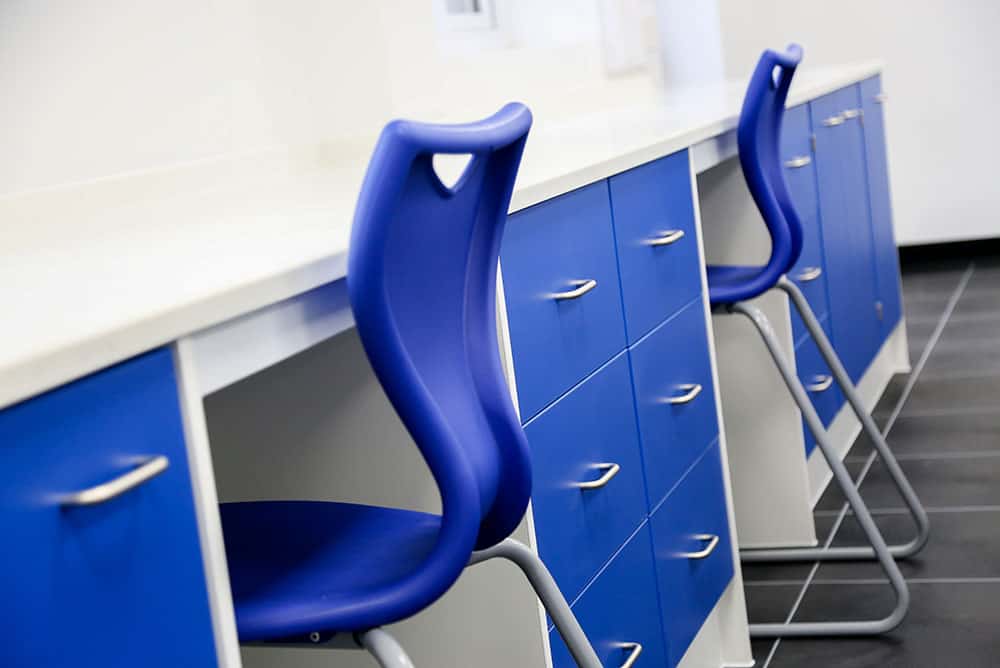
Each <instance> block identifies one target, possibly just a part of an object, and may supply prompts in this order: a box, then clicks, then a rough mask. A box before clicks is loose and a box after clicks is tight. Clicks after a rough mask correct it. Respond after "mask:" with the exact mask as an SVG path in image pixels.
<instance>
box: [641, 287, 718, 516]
mask: <svg viewBox="0 0 1000 668" xmlns="http://www.w3.org/2000/svg"><path fill="white" fill-rule="evenodd" d="M629 356H630V357H631V361H632V373H633V381H634V383H635V397H636V409H637V412H638V414H639V435H640V438H641V441H642V454H643V461H644V463H645V469H646V486H647V489H648V491H649V501H650V503H649V505H650V506H651V507H652V506H654V505H656V503H658V502H659V501H660V499H662V498H663V497H664V496H665V495H666V493H667V492H668V491H669V490H670V488H671V487H673V486H674V485H675V484H676V483H677V481H678V480H680V478H681V476H682V475H683V474H684V472H685V471H686V470H687V469H688V468H689V467H690V466H691V464H693V463H694V461H695V459H696V458H697V457H698V455H699V454H700V453H701V452H702V451H703V450H704V449H705V446H706V445H708V444H709V443H710V442H711V441H712V439H714V438H715V437H716V435H717V434H718V431H719V426H718V423H717V421H716V411H715V399H714V391H713V385H712V370H711V363H710V361H709V356H708V337H707V335H706V330H705V313H704V305H703V304H702V302H701V300H700V299H697V300H695V301H694V302H692V303H691V304H689V305H688V306H687V307H685V308H684V309H683V310H682V311H681V312H680V313H678V314H677V315H676V316H675V317H674V318H671V319H670V320H668V321H667V322H666V323H664V324H662V325H660V327H658V328H657V329H655V330H653V331H652V332H651V333H650V334H649V335H648V336H647V337H646V338H644V339H642V340H641V341H639V342H638V343H637V344H636V345H635V346H633V347H632V348H631V349H630V350H629ZM692 385H700V386H701V392H700V393H698V395H697V396H696V397H694V398H693V399H692V400H691V401H690V402H688V403H683V404H670V403H668V402H667V401H666V400H667V399H669V398H676V397H679V396H682V395H684V394H686V393H688V392H689V390H688V388H690V387H691V386H692Z"/></svg>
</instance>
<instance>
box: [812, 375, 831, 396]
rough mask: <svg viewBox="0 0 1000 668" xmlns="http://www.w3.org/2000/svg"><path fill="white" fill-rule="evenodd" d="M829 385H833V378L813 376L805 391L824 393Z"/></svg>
mask: <svg viewBox="0 0 1000 668" xmlns="http://www.w3.org/2000/svg"><path fill="white" fill-rule="evenodd" d="M831 385H833V376H827V375H826V374H822V375H817V376H814V377H813V382H812V384H810V385H806V389H807V390H808V391H810V392H826V391H827V390H829V389H830V386H831Z"/></svg>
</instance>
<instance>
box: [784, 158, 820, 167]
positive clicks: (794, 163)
mask: <svg viewBox="0 0 1000 668" xmlns="http://www.w3.org/2000/svg"><path fill="white" fill-rule="evenodd" d="M812 161H813V160H812V158H811V157H809V156H808V155H797V156H795V157H794V158H791V159H789V160H785V167H788V168H789V169H799V168H800V167H805V166H806V165H809V164H811V163H812Z"/></svg>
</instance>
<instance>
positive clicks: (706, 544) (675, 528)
mask: <svg viewBox="0 0 1000 668" xmlns="http://www.w3.org/2000/svg"><path fill="white" fill-rule="evenodd" d="M650 526H651V527H652V529H653V548H654V554H655V559H656V572H657V581H658V582H659V592H660V601H661V603H660V605H661V609H662V611H663V627H664V635H665V636H666V638H667V648H668V651H669V665H671V666H676V665H677V664H678V663H679V662H680V660H681V658H682V657H683V656H684V652H686V651H687V648H688V646H689V645H690V644H691V641H692V640H694V637H695V635H696V634H697V633H698V630H699V629H700V628H701V626H702V624H703V623H704V621H705V619H706V618H707V617H708V615H709V613H710V612H711V611H712V608H714V607H715V604H716V603H717V602H718V600H719V598H720V597H721V596H722V594H723V592H724V591H725V590H726V587H727V586H728V584H729V582H730V580H732V578H733V553H732V549H733V547H732V541H731V539H730V536H729V521H728V516H727V514H726V493H725V483H724V477H723V472H722V460H721V456H720V453H719V446H718V442H713V443H712V444H711V445H710V447H708V448H707V449H706V450H705V451H704V452H703V453H702V456H701V458H700V459H699V460H697V464H695V466H694V467H693V468H692V469H691V470H690V471H689V472H688V474H687V475H686V476H685V477H684V479H683V480H682V481H681V482H680V484H679V485H677V487H676V488H675V489H674V490H673V491H672V492H671V493H670V494H669V496H667V498H666V499H665V500H664V501H663V504H662V505H661V506H660V507H659V508H657V509H655V510H654V512H653V515H652V517H651V518H650Z"/></svg>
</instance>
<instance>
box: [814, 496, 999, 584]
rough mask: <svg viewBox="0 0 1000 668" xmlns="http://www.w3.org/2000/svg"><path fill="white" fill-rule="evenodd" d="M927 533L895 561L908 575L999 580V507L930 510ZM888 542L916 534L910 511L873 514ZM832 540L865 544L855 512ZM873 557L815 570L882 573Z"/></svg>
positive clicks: (826, 575) (846, 575) (839, 575)
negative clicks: (904, 556)
mask: <svg viewBox="0 0 1000 668" xmlns="http://www.w3.org/2000/svg"><path fill="white" fill-rule="evenodd" d="M930 522H931V533H930V538H929V540H928V542H927V544H926V545H925V546H924V548H923V549H922V550H921V551H920V552H919V553H917V554H916V555H914V556H913V557H910V558H908V559H903V560H900V561H899V567H900V570H901V571H902V572H903V576H904V577H906V578H908V579H909V578H924V579H940V578H998V579H1000V531H997V527H1000V507H997V508H994V509H992V510H988V511H986V510H984V511H978V512H961V513H958V512H932V513H930ZM875 523H876V524H877V525H878V527H879V530H880V531H881V533H882V536H883V537H884V538H885V540H886V542H888V543H890V544H892V543H897V544H902V543H905V542H907V541H909V540H910V539H911V538H913V536H914V535H915V534H916V528H915V525H914V522H913V520H912V519H911V518H910V516H909V514H891V515H886V514H876V515H875ZM833 544H834V545H864V544H867V538H866V536H865V535H864V532H863V531H862V530H861V525H860V524H858V522H857V519H856V518H855V517H854V516H853V515H848V516H847V517H845V518H844V522H843V524H842V525H841V527H840V529H839V530H838V531H837V536H836V538H835V539H834V542H833ZM883 577H884V572H883V570H882V567H881V566H880V565H879V564H877V563H875V562H843V563H832V562H828V563H825V564H823V565H822V566H820V568H819V570H818V571H817V572H816V579H817V580H818V581H824V580H832V579H852V578H883Z"/></svg>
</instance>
